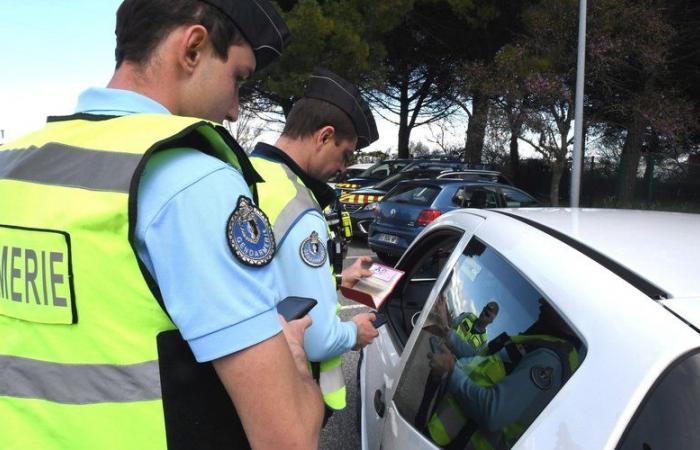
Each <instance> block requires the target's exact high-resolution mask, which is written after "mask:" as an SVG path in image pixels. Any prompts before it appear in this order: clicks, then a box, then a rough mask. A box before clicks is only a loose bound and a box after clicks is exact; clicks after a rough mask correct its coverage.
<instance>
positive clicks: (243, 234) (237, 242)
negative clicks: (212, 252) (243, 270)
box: [226, 195, 276, 267]
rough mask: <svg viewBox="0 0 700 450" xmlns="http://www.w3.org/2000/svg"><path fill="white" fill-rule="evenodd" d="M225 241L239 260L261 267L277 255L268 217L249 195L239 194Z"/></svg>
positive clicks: (229, 220) (248, 264)
mask: <svg viewBox="0 0 700 450" xmlns="http://www.w3.org/2000/svg"><path fill="white" fill-rule="evenodd" d="M226 240H227V242H228V245H229V248H230V249H231V252H232V253H233V256H235V257H236V258H237V259H238V260H239V261H240V262H242V263H243V264H245V265H247V266H253V267H261V266H265V265H267V264H269V263H270V261H272V258H273V257H274V256H275V251H276V244H275V236H274V235H273V233H272V227H271V226H270V221H269V220H268V219H267V216H266V215H265V213H264V212H262V211H261V210H260V209H259V208H258V207H257V206H255V205H254V204H253V201H252V200H251V199H249V198H248V197H245V196H243V195H241V196H240V197H238V203H237V205H236V209H234V210H233V212H232V213H231V215H230V216H229V218H228V223H227V224H226Z"/></svg>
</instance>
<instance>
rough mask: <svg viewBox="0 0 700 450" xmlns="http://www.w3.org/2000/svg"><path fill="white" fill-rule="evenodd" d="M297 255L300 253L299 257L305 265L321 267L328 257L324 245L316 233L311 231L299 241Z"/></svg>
mask: <svg viewBox="0 0 700 450" xmlns="http://www.w3.org/2000/svg"><path fill="white" fill-rule="evenodd" d="M299 255H301V259H302V260H303V261H304V262H305V263H306V264H307V265H309V266H311V267H321V266H322V265H323V263H325V262H326V259H328V250H326V245H325V244H324V243H323V242H321V240H320V239H319V237H318V233H317V232H316V231H312V232H311V235H310V236H309V237H307V238H306V239H304V240H303V241H302V242H301V246H299Z"/></svg>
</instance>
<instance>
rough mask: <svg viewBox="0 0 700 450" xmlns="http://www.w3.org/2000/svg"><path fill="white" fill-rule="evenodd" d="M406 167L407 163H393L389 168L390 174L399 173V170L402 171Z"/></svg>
mask: <svg viewBox="0 0 700 450" xmlns="http://www.w3.org/2000/svg"><path fill="white" fill-rule="evenodd" d="M407 165H408V161H400V162H395V163H394V164H393V165H392V166H391V173H392V174H393V173H396V172H398V171H400V170H401V169H403V168H404V167H406V166H407Z"/></svg>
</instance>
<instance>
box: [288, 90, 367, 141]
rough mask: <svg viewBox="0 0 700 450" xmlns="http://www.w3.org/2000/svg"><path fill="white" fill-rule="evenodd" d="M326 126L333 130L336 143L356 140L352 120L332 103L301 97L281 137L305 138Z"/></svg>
mask: <svg viewBox="0 0 700 450" xmlns="http://www.w3.org/2000/svg"><path fill="white" fill-rule="evenodd" d="M327 125H330V126H332V127H333V128H335V140H336V141H341V140H353V139H357V132H356V131H355V127H354V126H353V124H352V120H350V117H349V116H348V115H347V114H345V112H344V111H343V110H342V109H340V108H338V107H337V106H335V105H334V104H332V103H328V102H326V101H323V100H318V99H315V98H308V97H302V98H301V99H299V100H297V101H296V103H294V106H292V110H291V111H290V112H289V116H287V122H286V123H285V125H284V131H282V135H283V136H287V137H290V138H292V139H299V138H305V137H308V136H311V135H313V134H314V133H315V132H316V131H318V130H320V129H321V128H323V127H325V126H327Z"/></svg>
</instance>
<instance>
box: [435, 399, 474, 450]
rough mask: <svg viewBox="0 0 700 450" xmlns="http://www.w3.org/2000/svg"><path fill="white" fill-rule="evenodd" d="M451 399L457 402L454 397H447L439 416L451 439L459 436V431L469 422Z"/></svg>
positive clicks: (441, 406) (438, 413)
mask: <svg viewBox="0 0 700 450" xmlns="http://www.w3.org/2000/svg"><path fill="white" fill-rule="evenodd" d="M450 400H452V401H454V402H455V403H456V402H457V401H456V400H455V399H454V397H452V398H451V399H448V398H445V399H444V400H443V402H442V404H441V405H440V408H439V410H438V412H437V416H438V418H439V419H440V422H442V426H443V428H445V432H446V433H447V436H448V437H449V439H450V441H452V440H453V439H454V438H456V437H457V435H458V434H459V431H460V430H461V429H462V428H463V427H464V426H465V425H466V424H467V423H466V421H465V420H464V418H463V417H462V416H461V415H460V413H458V412H457V411H456V410H455V405H454V404H453V403H452V402H450Z"/></svg>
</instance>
